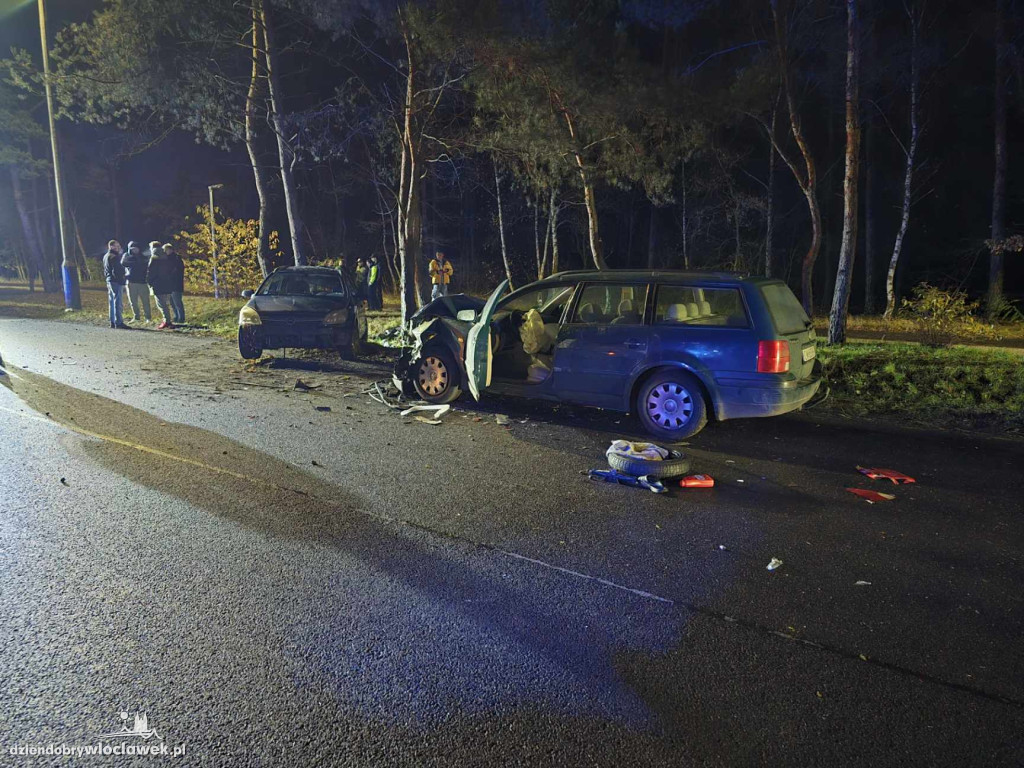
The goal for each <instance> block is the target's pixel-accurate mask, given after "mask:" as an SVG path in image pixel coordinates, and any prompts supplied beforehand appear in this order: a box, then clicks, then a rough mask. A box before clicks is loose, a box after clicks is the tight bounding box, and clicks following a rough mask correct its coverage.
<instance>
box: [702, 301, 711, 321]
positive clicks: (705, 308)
mask: <svg viewBox="0 0 1024 768" xmlns="http://www.w3.org/2000/svg"><path fill="white" fill-rule="evenodd" d="M710 314H711V302H710V301H702V302H701V303H700V316H701V317H708V316H709V315H710Z"/></svg>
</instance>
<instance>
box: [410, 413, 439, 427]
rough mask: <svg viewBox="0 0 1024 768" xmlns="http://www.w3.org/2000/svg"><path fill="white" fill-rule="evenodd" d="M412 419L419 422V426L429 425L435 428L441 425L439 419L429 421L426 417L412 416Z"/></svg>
mask: <svg viewBox="0 0 1024 768" xmlns="http://www.w3.org/2000/svg"><path fill="white" fill-rule="evenodd" d="M413 418H414V419H416V421H418V422H420V423H421V424H429V425H431V426H432V427H436V426H437V425H438V424H440V423H441V420H440V419H430V418H427V417H426V416H414V417H413Z"/></svg>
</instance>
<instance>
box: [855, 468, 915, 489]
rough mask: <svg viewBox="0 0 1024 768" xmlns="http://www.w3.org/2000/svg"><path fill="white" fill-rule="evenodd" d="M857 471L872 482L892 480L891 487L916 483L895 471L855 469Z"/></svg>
mask: <svg viewBox="0 0 1024 768" xmlns="http://www.w3.org/2000/svg"><path fill="white" fill-rule="evenodd" d="M857 471H858V472H860V473H861V474H862V475H866V476H867V477H870V478H871V479H872V480H881V479H885V480H892V484H893V485H906V484H907V483H914V482H917V481H916V480H914V478H912V477H908V476H907V475H904V474H903V473H902V472H897V471H896V470H895V469H874V468H871V467H857Z"/></svg>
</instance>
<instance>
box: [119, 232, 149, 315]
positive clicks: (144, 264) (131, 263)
mask: <svg viewBox="0 0 1024 768" xmlns="http://www.w3.org/2000/svg"><path fill="white" fill-rule="evenodd" d="M121 266H123V267H124V271H125V278H126V279H127V280H128V303H129V305H130V306H131V308H132V312H133V313H134V314H135V322H136V323H140V322H142V316H143V314H145V316H146V322H147V323H148V322H151V321H152V320H153V311H152V309H151V308H150V305H149V285H148V284H147V283H146V278H147V277H148V276H149V260H148V259H147V258H146V257H145V256H143V255H142V249H141V248H139V246H138V245H136V244H135V241H134V240H132V241H130V242H129V243H128V250H127V251H125V253H124V256H122V257H121Z"/></svg>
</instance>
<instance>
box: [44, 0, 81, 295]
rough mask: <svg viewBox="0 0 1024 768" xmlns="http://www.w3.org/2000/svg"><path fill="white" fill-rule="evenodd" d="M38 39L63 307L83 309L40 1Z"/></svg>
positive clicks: (48, 53)
mask: <svg viewBox="0 0 1024 768" xmlns="http://www.w3.org/2000/svg"><path fill="white" fill-rule="evenodd" d="M39 39H40V40H41V41H42V47H43V83H44V85H45V86H46V113H47V116H48V117H49V120H50V150H51V152H52V153H53V184H54V186H55V187H56V191H57V222H58V226H59V227H60V253H61V262H60V272H61V279H62V282H63V284H64V306H65V307H67V308H68V309H81V308H82V293H81V291H80V290H79V286H78V271H77V270H76V269H75V267H74V266H73V265H72V264H69V263H68V243H67V233H66V232H65V227H64V190H63V184H62V182H61V177H60V159H59V157H58V155H57V125H56V122H55V121H54V119H53V89H52V87H51V86H50V52H49V50H48V48H47V45H46V4H45V2H44V0H39Z"/></svg>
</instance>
